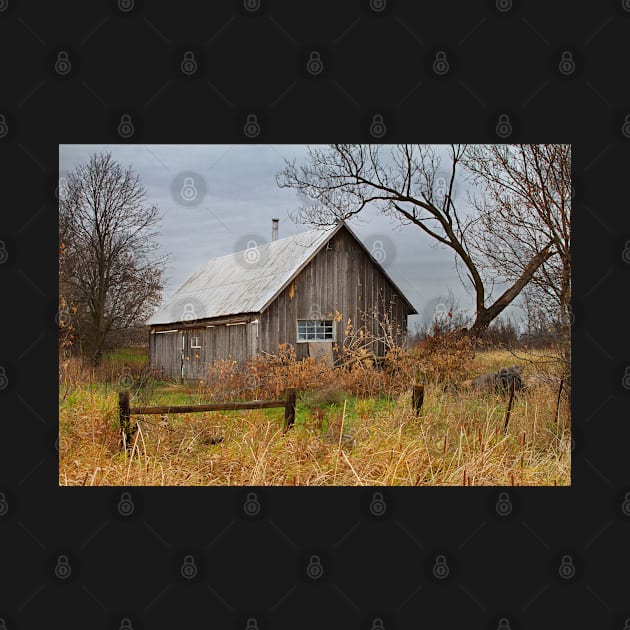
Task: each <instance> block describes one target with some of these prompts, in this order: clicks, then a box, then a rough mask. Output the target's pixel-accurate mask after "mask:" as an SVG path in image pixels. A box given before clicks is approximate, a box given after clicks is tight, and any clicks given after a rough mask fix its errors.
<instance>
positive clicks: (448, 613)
mask: <svg viewBox="0 0 630 630" xmlns="http://www.w3.org/2000/svg"><path fill="white" fill-rule="evenodd" d="M125 1H127V2H131V0H122V2H123V8H124V2H125ZM131 4H132V5H133V8H132V9H131V10H130V11H124V10H121V9H120V7H119V4H118V1H112V2H105V1H104V0H101V1H98V2H85V1H83V2H80V1H78V0H77V1H74V2H71V1H67V0H66V1H63V2H49V3H34V2H26V1H19V0H0V77H1V80H2V82H1V88H0V115H1V116H2V117H3V118H0V165H1V170H0V181H1V183H2V186H1V192H0V194H1V196H2V205H1V206H0V217H1V219H0V241H2V242H3V243H4V245H5V246H4V251H2V252H0V254H2V255H0V260H2V259H5V258H6V260H4V262H2V263H1V264H0V281H1V283H2V285H1V286H2V293H1V296H2V298H1V301H0V329H1V330H2V344H1V346H0V366H3V367H4V373H5V376H6V379H7V380H6V381H4V384H5V385H6V387H4V388H3V389H0V405H1V406H0V409H1V416H0V422H1V425H2V427H1V430H2V433H1V436H2V437H1V441H0V445H1V446H0V449H1V450H0V471H1V474H0V491H1V492H3V493H4V501H0V508H1V509H0V514H2V515H1V516H0V581H1V588H0V617H1V618H2V620H4V625H3V626H1V625H0V627H6V628H8V629H9V630H12V629H13V628H30V627H56V628H75V627H76V628H115V629H116V630H118V629H119V628H134V629H142V628H176V627H190V628H214V627H229V628H254V630H255V628H260V629H266V628H295V627H299V628H319V629H321V628H329V627H339V628H345V629H347V628H366V629H370V628H373V629H374V630H377V629H378V628H379V627H383V628H385V630H390V629H396V628H411V627H413V628H418V627H430V628H464V627H465V628H471V627H474V628H508V627H509V628H514V629H520V628H536V629H540V628H554V629H557V628H560V627H566V628H568V627H571V628H574V627H576V628H577V627H591V628H618V629H619V630H622V629H623V628H624V627H630V621H629V622H628V623H627V624H626V618H630V596H629V593H630V589H629V586H630V584H629V581H630V580H629V577H628V576H629V567H630V545H629V543H628V541H629V540H630V537H629V536H628V534H629V531H630V529H629V528H630V517H628V516H626V515H625V514H624V512H623V510H622V507H623V502H624V499H625V497H626V492H629V491H630V475H629V471H628V442H629V438H630V432H629V430H628V400H630V398H629V397H630V391H629V390H628V389H626V388H624V387H623V376H624V374H625V372H626V368H627V366H629V365H630V348H629V343H628V333H627V322H628V311H627V306H626V304H627V287H628V279H629V274H630V265H629V264H627V263H625V262H624V259H623V257H622V254H623V251H624V249H625V248H626V247H628V248H630V228H629V222H630V221H629V219H630V212H629V207H628V195H627V186H628V180H629V177H628V175H629V164H630V162H629V160H628V158H629V156H630V129H628V128H626V129H625V131H626V133H624V121H626V116H629V115H630V90H629V87H630V82H629V81H628V63H629V60H630V54H629V53H630V2H628V1H626V2H625V3H624V2H622V1H621V0H617V1H615V2H594V1H591V2H588V3H577V2H568V1H564V2H554V3H551V2H549V1H548V0H547V1H542V0H540V1H537V2H523V1H519V0H511V1H510V0H497V3H495V2H487V1H485V0H484V1H481V0H474V1H469V2H459V3H457V4H455V3H452V2H441V3H419V2H413V1H412V0H408V1H406V2H403V1H402V0H382V1H380V2H379V1H378V0H376V1H374V0H373V2H372V3H370V2H369V1H368V2H364V1H361V2H359V1H358V0H357V1H355V2H345V3H340V2H338V1H337V2H332V1H323V0H318V1H317V2H296V1H293V2H290V1H289V0H282V1H281V0H261V2H260V6H259V7H258V8H256V7H257V4H258V3H256V2H255V1H253V0H248V1H247V5H248V6H249V7H250V8H251V7H253V8H254V11H248V10H247V8H246V7H245V5H244V3H243V2H208V3H200V2H199V3H195V2H191V1H183V0H180V1H179V2H177V3H175V2H157V1H155V2H154V1H149V0H145V1H143V2H142V1H140V0H133V1H132V2H131ZM202 7H203V8H202ZM502 9H503V10H502ZM505 9H506V10H505ZM186 51H192V52H193V55H194V58H195V61H196V63H197V69H196V73H194V74H193V75H191V76H188V75H185V74H183V73H182V72H181V66H180V64H181V61H182V59H183V56H184V53H185V52H186ZM313 51H316V52H318V53H319V59H320V61H321V64H322V65H321V66H320V69H321V72H320V73H319V74H318V75H316V76H313V75H312V74H309V72H308V69H307V68H308V62H309V60H310V59H311V58H312V54H311V53H312V52H313ZM60 52H62V53H63V52H65V53H67V59H68V60H69V62H70V68H69V72H68V73H67V74H65V75H61V74H59V73H58V72H57V71H56V70H55V65H56V62H57V60H58V59H59V53H60ZM438 52H444V53H445V55H446V59H447V62H448V71H447V72H446V73H445V74H439V73H438V74H436V73H435V72H434V61H435V57H436V54H437V53H438ZM567 52H568V53H570V55H569V57H570V60H571V61H572V63H570V64H569V69H570V72H569V73H568V74H565V73H562V72H561V71H560V69H561V66H560V62H561V60H562V59H563V58H565V59H566V57H567V55H566V53H567ZM63 56H64V55H63V54H62V57H63ZM563 56H564V57H563ZM440 57H441V58H442V56H441V55H440ZM439 67H440V68H442V69H443V66H439ZM563 67H565V66H563ZM62 69H63V67H62ZM251 114H254V115H255V116H256V120H257V122H258V124H259V134H258V136H256V138H255V139H254V140H252V139H251V138H250V137H248V136H247V135H246V134H245V132H244V128H245V127H244V126H245V123H246V121H247V117H248V116H249V115H251ZM123 115H128V116H129V117H130V120H131V122H132V125H133V134H132V135H131V136H130V137H128V138H124V139H123V138H121V136H120V135H119V133H118V127H119V123H120V121H121V116H123ZM375 115H380V116H381V117H382V122H383V123H384V125H385V135H384V136H382V137H380V138H379V139H378V141H379V142H399V141H405V142H407V141H413V142H439V143H443V142H451V141H454V142H462V141H466V142H497V141H501V140H507V141H510V142H570V143H571V144H572V145H573V164H574V181H575V186H574V188H575V191H574V206H573V239H574V248H573V252H574V275H573V295H574V309H573V310H574V315H575V323H574V326H573V340H574V341H573V343H574V362H573V363H574V365H573V368H574V372H573V374H574V376H573V405H572V406H573V422H574V451H573V485H572V487H571V488H538V489H536V488H529V489H528V488H514V489H512V488H509V489H507V490H508V493H509V497H510V500H511V503H512V508H513V509H512V511H511V513H510V514H509V515H508V516H505V517H501V516H500V515H499V514H498V513H497V511H496V509H495V505H496V502H497V498H498V496H499V492H500V491H501V489H499V488H494V489H493V488H470V489H464V488H400V489H398V488H397V489H393V488H384V489H382V492H383V498H384V501H385V504H386V510H385V512H384V514H382V515H381V516H378V517H377V516H374V515H372V513H371V512H370V509H369V506H370V502H371V498H372V492H373V489H369V488H308V489H293V488H265V489H256V495H257V499H258V501H259V505H260V512H259V513H258V514H257V515H255V516H248V515H247V514H246V513H245V511H244V510H243V503H244V501H245V500H246V495H247V490H246V489H242V488H165V489H164V488H147V489H138V488H133V489H131V491H130V494H131V499H132V502H133V505H134V510H133V512H132V513H131V514H130V515H129V516H126V517H125V516H121V514H120V513H119V511H118V509H117V506H118V502H119V500H120V496H121V492H122V491H123V490H122V489H120V488H118V489H116V488H59V487H58V471H57V466H58V462H57V450H56V442H55V441H56V437H57V422H58V420H57V337H56V331H57V328H56V322H55V314H56V311H57V276H56V270H57V200H56V197H55V187H56V185H57V178H58V170H57V169H58V146H59V144H62V143H72V142H81V143H120V142H133V143H141V144H143V143H146V144H148V143H158V142H160V143H169V142H173V143H182V142H188V143H243V142H260V143H270V142H278V143H280V142H291V143H308V142H329V141H330V142H339V141H343V142H373V141H375V138H374V136H372V135H370V128H371V125H372V122H373V120H374V116H375ZM505 116H507V119H506V118H505ZM499 120H502V121H504V122H505V121H506V120H508V121H509V124H510V126H511V128H508V129H509V134H508V135H507V136H501V135H498V134H497V123H498V122H499ZM628 120H630V118H628ZM3 124H4V126H3ZM501 129H503V128H501ZM381 131H382V129H381ZM244 185H246V182H244ZM627 244H628V245H627ZM627 258H628V260H629V261H630V257H627ZM0 498H2V497H1V496H0ZM628 512H629V514H630V510H628ZM62 555H65V556H66V557H67V560H68V565H69V567H70V569H71V571H70V575H69V577H67V578H66V579H58V578H57V577H56V576H55V568H56V567H57V566H58V560H59V556H62ZM186 555H192V556H193V558H194V560H195V565H196V569H197V572H196V575H195V576H194V578H193V579H190V580H187V579H185V578H183V577H182V573H181V571H180V569H181V565H182V562H183V561H184V557H185V556H186ZM314 555H316V556H319V559H320V562H321V567H322V575H321V577H319V579H317V580H311V579H309V577H308V575H307V572H306V568H307V566H308V564H309V562H310V559H311V557H312V556H314ZM438 555H441V556H444V559H445V561H446V563H447V566H448V568H449V572H448V576H447V577H446V579H444V580H439V579H436V578H435V576H434V573H433V566H434V563H435V559H436V557H437V556H438ZM564 556H570V559H571V563H572V567H573V570H572V571H571V572H570V573H571V576H572V577H570V579H564V578H562V577H561V575H560V572H559V567H560V564H561V562H562V559H563V557H564ZM124 618H127V620H124ZM376 618H378V619H380V620H381V623H380V625H379V622H378V620H377V621H376V622H375V619H376ZM503 618H504V619H503ZM123 620H124V621H123ZM248 620H250V621H248ZM506 623H507V625H506ZM248 624H249V625H248Z"/></svg>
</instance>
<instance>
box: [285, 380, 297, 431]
mask: <svg viewBox="0 0 630 630" xmlns="http://www.w3.org/2000/svg"><path fill="white" fill-rule="evenodd" d="M296 399H297V392H296V391H295V389H294V388H293V387H289V388H288V389H287V391H286V406H285V408H284V430H285V431H286V430H287V429H290V428H291V427H292V426H293V425H294V424H295V403H296Z"/></svg>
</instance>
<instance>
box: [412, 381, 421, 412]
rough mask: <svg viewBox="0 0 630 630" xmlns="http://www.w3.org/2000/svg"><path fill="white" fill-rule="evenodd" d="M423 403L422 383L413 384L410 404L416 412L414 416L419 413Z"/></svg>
mask: <svg viewBox="0 0 630 630" xmlns="http://www.w3.org/2000/svg"><path fill="white" fill-rule="evenodd" d="M423 403H424V385H414V386H413V391H412V392H411V405H412V407H413V409H414V411H415V413H416V416H417V415H418V414H419V413H420V409H421V408H422V404H423Z"/></svg>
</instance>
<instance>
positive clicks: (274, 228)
mask: <svg viewBox="0 0 630 630" xmlns="http://www.w3.org/2000/svg"><path fill="white" fill-rule="evenodd" d="M279 222H280V219H271V240H272V241H277V240H278V223H279Z"/></svg>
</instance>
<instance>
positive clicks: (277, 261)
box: [147, 221, 417, 325]
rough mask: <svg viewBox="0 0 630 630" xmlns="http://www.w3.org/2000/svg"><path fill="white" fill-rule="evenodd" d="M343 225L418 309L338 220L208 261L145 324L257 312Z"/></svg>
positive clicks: (274, 297) (345, 225)
mask: <svg viewBox="0 0 630 630" xmlns="http://www.w3.org/2000/svg"><path fill="white" fill-rule="evenodd" d="M342 227H345V228H346V229H347V230H348V232H350V234H351V235H352V236H353V237H354V238H355V240H356V241H357V242H358V243H359V244H360V245H361V247H362V248H363V249H364V251H365V252H366V253H367V255H368V256H369V257H370V259H371V260H372V261H373V262H374V264H375V265H377V266H378V267H379V269H380V270H381V271H382V272H383V274H384V275H385V277H386V278H387V279H388V280H389V281H390V282H391V283H392V285H393V286H394V288H395V289H396V291H397V292H398V294H399V295H400V297H401V298H402V299H403V300H404V301H405V302H406V303H407V305H408V306H409V307H410V309H411V310H410V312H411V313H417V311H416V309H415V308H414V306H413V305H412V304H411V303H410V302H409V300H407V298H405V296H404V294H403V293H402V291H400V289H399V288H398V287H397V286H396V284H395V283H394V281H393V280H392V279H391V278H390V277H389V275H388V274H387V273H386V272H385V270H384V269H383V268H382V267H381V265H380V264H379V263H378V261H376V260H374V258H373V256H372V255H371V254H370V252H369V251H368V250H367V248H366V247H365V246H364V245H363V243H361V240H360V239H359V238H358V237H357V235H356V234H355V233H354V232H353V231H352V230H350V228H349V227H348V225H347V224H346V223H345V222H343V221H341V222H339V223H337V225H335V226H332V227H330V228H327V229H313V230H308V231H307V232H302V233H301V234H297V235H295V236H288V237H286V238H282V239H278V240H277V241H272V242H270V243H265V244H264V245H259V246H257V247H255V248H251V249H247V250H244V251H240V252H235V253H233V254H228V255H227V256H222V257H220V258H213V259H211V260H209V261H208V262H207V263H206V264H205V266H204V267H203V269H201V271H199V272H197V273H196V274H194V275H193V276H192V277H190V278H189V279H188V280H187V281H186V282H185V283H184V284H183V285H182V286H181V287H180V288H179V289H178V290H177V291H176V292H175V294H174V295H173V297H172V298H171V299H170V300H169V301H168V302H167V303H166V304H164V305H163V306H161V307H160V308H159V309H158V311H157V312H156V313H154V314H153V315H152V316H151V317H150V318H149V319H148V320H147V324H149V325H155V324H170V323H174V322H182V321H184V322H185V321H187V320H190V321H192V320H197V319H210V318H214V317H224V316H229V315H239V314H241V313H260V312H262V311H264V310H265V308H267V306H269V304H271V302H273V300H275V299H276V297H278V295H280V293H281V292H282V291H283V290H284V289H285V288H286V287H287V286H288V284H289V283H290V282H291V280H293V278H295V276H297V274H298V273H300V271H302V269H304V267H306V265H307V264H308V263H309V262H310V261H311V260H312V259H313V258H314V257H315V255H316V254H317V252H318V251H319V250H320V249H321V247H323V246H324V245H325V244H326V243H327V242H328V241H329V240H330V239H331V238H332V237H333V236H334V235H335V234H336V233H337V232H338V231H339V230H340V229H341V228H342Z"/></svg>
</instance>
